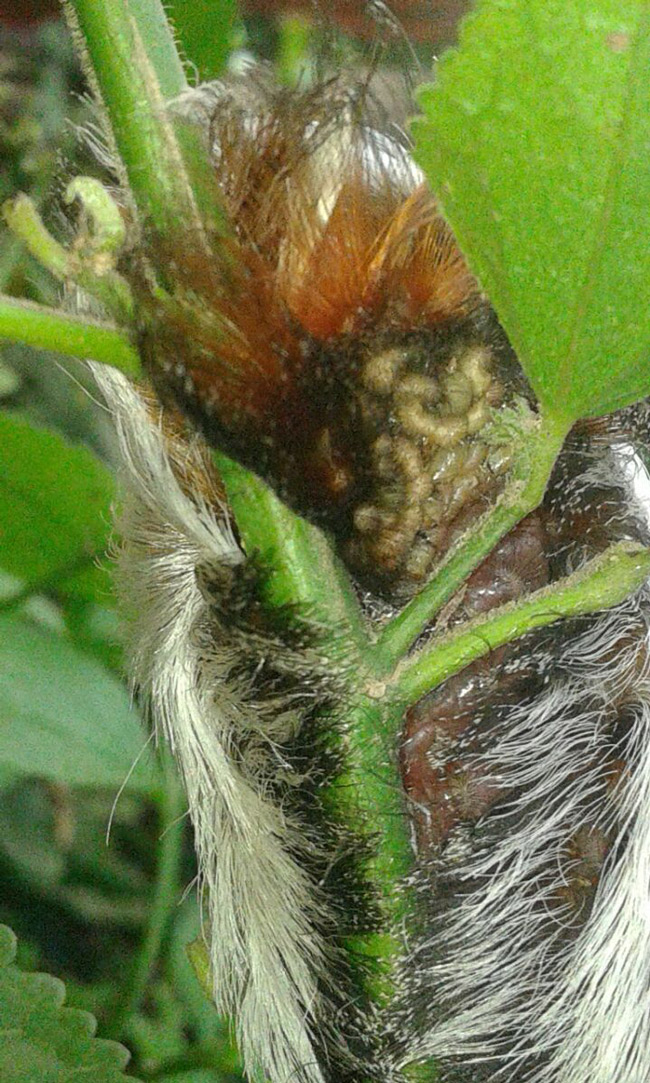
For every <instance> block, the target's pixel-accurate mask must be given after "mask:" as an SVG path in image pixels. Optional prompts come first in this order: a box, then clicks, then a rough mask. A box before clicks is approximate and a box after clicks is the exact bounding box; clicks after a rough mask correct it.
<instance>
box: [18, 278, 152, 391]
mask: <svg viewBox="0 0 650 1083" xmlns="http://www.w3.org/2000/svg"><path fill="white" fill-rule="evenodd" d="M0 338H6V339H11V340H13V341H14V342H22V343H24V345H26V346H35V347H37V348H38V349H42V350H52V351H53V352H54V353H62V354H67V355H68V356H69V357H80V358H85V359H86V360H89V361H101V362H102V363H103V364H106V365H113V366H114V367H115V368H118V369H121V370H122V372H126V373H127V374H128V375H130V376H135V375H137V374H138V372H139V370H140V358H139V356H138V353H137V351H136V350H135V349H134V347H133V346H132V345H131V343H130V341H129V338H128V336H127V335H126V334H125V332H124V331H120V330H119V329H118V328H117V327H112V326H111V325H110V324H101V323H95V322H94V321H92V320H88V319H82V318H81V317H79V316H72V315H70V314H69V313H67V312H60V311H58V310H56V309H52V308H45V307H44V306H41V305H37V304H34V303H32V302H31V301H17V300H15V299H14V298H13V297H6V296H2V295H0Z"/></svg>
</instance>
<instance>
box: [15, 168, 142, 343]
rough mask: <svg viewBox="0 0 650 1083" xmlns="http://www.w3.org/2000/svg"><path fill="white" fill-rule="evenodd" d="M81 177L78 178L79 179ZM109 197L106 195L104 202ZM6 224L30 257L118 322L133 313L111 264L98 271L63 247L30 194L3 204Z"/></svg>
mask: <svg viewBox="0 0 650 1083" xmlns="http://www.w3.org/2000/svg"><path fill="white" fill-rule="evenodd" d="M80 179H81V178H80ZM109 201H110V197H109V196H108V194H106V196H105V200H104V203H105V204H106V203H108V202H109ZM2 211H3V215H4V218H5V221H6V222H7V225H8V226H9V228H10V230H11V231H12V233H14V234H15V235H16V236H17V237H19V238H20V240H21V241H22V242H23V243H24V244H25V246H26V247H27V250H28V251H29V252H30V253H31V255H32V256H34V258H35V259H36V260H38V262H39V263H40V264H41V266H42V267H45V268H46V269H47V270H48V271H50V273H51V274H53V275H54V276H55V277H56V278H58V279H59V281H61V282H64V283H66V282H74V283H75V284H76V285H78V286H81V288H82V289H84V290H86V291H87V292H88V293H90V294H91V295H92V296H93V297H95V298H96V299H97V300H98V301H99V302H100V303H101V304H102V305H104V307H105V308H107V309H108V311H109V312H110V313H111V315H113V316H115V318H116V319H117V320H119V321H120V322H121V321H122V320H128V319H129V318H130V317H132V315H133V299H132V297H131V290H130V289H129V286H128V284H127V282H126V281H125V280H124V279H123V278H122V276H121V275H119V274H118V273H117V271H115V270H113V269H112V268H111V267H102V269H101V271H99V270H97V269H96V268H94V267H93V266H92V262H91V261H90V260H84V258H83V257H82V256H80V255H79V254H78V253H77V252H74V251H72V250H70V251H68V249H66V248H64V247H63V245H61V244H59V242H58V241H57V240H56V239H55V238H54V237H53V236H52V234H51V233H50V232H49V230H48V229H47V228H46V226H45V225H44V223H43V221H42V219H41V217H40V215H39V213H38V210H37V208H36V205H35V204H34V203H33V202H32V200H31V199H30V198H29V196H26V195H24V194H20V195H17V196H16V197H15V199H9V200H7V201H6V203H5V204H4V205H3V208H2Z"/></svg>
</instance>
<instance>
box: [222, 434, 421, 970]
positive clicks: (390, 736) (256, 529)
mask: <svg viewBox="0 0 650 1083" xmlns="http://www.w3.org/2000/svg"><path fill="white" fill-rule="evenodd" d="M215 460H216V463H217V468H218V470H219V473H220V475H221V477H222V479H223V481H224V484H225V487H226V492H227V495H228V501H229V504H230V505H231V507H232V509H233V511H234V514H235V518H236V521H237V524H238V527H239V529H240V530H241V532H242V535H243V537H244V539H245V542H246V546H247V548H248V551H249V553H256V554H257V555H258V556H259V558H260V561H261V565H262V567H264V568H270V569H272V573H271V575H270V577H269V580H268V583H267V584H266V596H267V600H268V601H269V602H270V603H271V604H272V605H274V606H282V605H293V606H297V607H298V609H299V610H300V611H302V614H303V616H304V618H305V619H307V620H309V621H310V622H312V623H313V622H318V624H319V625H320V626H321V627H322V632H323V635H322V638H321V640H320V650H321V651H322V652H323V653H324V654H325V656H326V657H327V659H328V661H331V662H332V666H333V667H335V668H336V669H337V670H340V671H342V672H343V673H344V674H346V673H347V674H349V676H350V685H351V687H350V692H349V695H348V697H346V698H345V702H344V705H343V710H345V765H344V767H343V770H342V773H341V775H340V776H339V777H338V778H337V779H336V781H335V782H334V783H333V785H332V791H331V798H332V804H333V809H334V811H335V813H336V814H337V815H338V816H340V817H341V818H342V819H343V820H344V821H345V822H347V823H350V824H352V825H358V826H359V827H362V826H365V830H366V834H367V835H368V837H369V841H370V846H371V851H372V852H371V856H370V857H369V859H368V862H367V866H366V872H367V875H368V877H369V879H370V880H371V882H372V883H373V885H374V888H375V890H376V893H377V896H378V897H379V899H380V900H381V901H382V904H383V907H384V912H385V915H386V918H387V924H388V925H392V926H397V925H398V924H399V921H400V919H401V917H402V915H403V909H402V901H401V898H400V896H399V895H398V893H397V892H396V891H395V888H396V885H397V883H398V882H399V881H400V880H401V878H402V877H403V876H405V875H406V874H407V873H408V871H409V870H410V867H411V864H412V854H411V847H410V842H409V835H408V827H407V824H406V819H405V808H404V798H403V790H402V785H401V781H400V776H399V769H398V765H397V758H396V735H397V733H398V732H399V719H396V717H395V712H394V710H393V708H392V706H391V705H390V704H388V703H387V702H386V701H385V700H382V696H381V692H382V691H383V689H380V690H379V696H378V697H377V698H375V697H373V695H372V692H373V690H374V688H375V685H374V684H373V674H372V672H371V671H370V672H369V671H368V663H367V661H366V659H367V657H368V655H369V647H370V644H369V640H368V637H367V634H366V631H365V627H364V624H363V620H362V617H361V612H360V610H359V607H358V604H357V602H356V599H355V597H354V594H353V592H352V589H351V586H350V581H349V578H348V576H347V575H346V573H345V572H344V570H343V569H342V567H341V566H340V565H339V564H338V561H337V559H336V558H335V556H334V554H333V552H332V549H331V546H330V545H329V543H328V542H327V541H326V539H325V537H324V536H323V534H322V533H321V532H320V531H319V530H317V529H316V528H315V527H313V526H311V525H310V524H309V523H306V522H305V520H303V519H301V518H299V517H298V516H297V515H295V514H294V513H293V512H291V511H290V510H289V509H288V508H287V507H286V506H285V505H284V504H282V503H281V501H280V500H279V499H278V498H277V497H276V496H275V494H274V493H273V492H272V491H271V489H270V488H269V487H268V486H267V485H266V484H265V483H264V482H262V481H260V480H259V479H258V478H257V477H256V476H255V475H252V474H250V473H249V472H248V471H246V470H244V469H243V468H242V467H240V466H238V465H237V464H235V463H233V462H232V460H230V459H227V458H226V457H225V456H223V455H221V454H219V453H217V454H216V455H215ZM368 689H370V694H367V690H368ZM356 946H357V948H359V950H364V951H365V952H366V953H367V954H369V955H372V956H374V957H376V958H378V957H379V956H382V955H383V956H385V957H386V959H387V961H389V959H390V956H392V954H393V953H394V952H395V950H396V947H397V945H396V944H395V943H394V942H393V941H392V938H390V937H382V938H374V939H373V940H372V943H370V942H366V943H365V944H364V945H356Z"/></svg>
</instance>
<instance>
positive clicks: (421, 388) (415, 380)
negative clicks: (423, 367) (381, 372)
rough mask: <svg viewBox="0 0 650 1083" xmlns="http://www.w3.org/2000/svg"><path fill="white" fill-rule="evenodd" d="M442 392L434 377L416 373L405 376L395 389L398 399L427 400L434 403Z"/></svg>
mask: <svg viewBox="0 0 650 1083" xmlns="http://www.w3.org/2000/svg"><path fill="white" fill-rule="evenodd" d="M439 394H440V392H439V390H438V384H437V382H436V381H435V380H434V379H433V377H432V376H424V375H421V374H418V373H416V372H413V373H411V374H410V375H409V376H404V377H403V378H402V379H401V380H400V381H399V383H398V384H397V387H396V388H395V397H396V398H414V399H425V400H426V401H427V402H434V401H435V399H437V398H438V396H439Z"/></svg>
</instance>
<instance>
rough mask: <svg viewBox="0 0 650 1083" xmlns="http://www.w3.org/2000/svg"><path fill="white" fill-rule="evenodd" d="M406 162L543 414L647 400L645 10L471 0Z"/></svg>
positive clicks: (612, 2)
mask: <svg viewBox="0 0 650 1083" xmlns="http://www.w3.org/2000/svg"><path fill="white" fill-rule="evenodd" d="M460 40H461V44H460V48H459V50H458V51H454V52H452V53H450V54H448V56H447V57H446V58H445V59H444V60H443V61H442V63H441V64H440V70H439V79H438V82H437V83H436V86H435V87H426V88H424V89H423V90H422V92H421V94H420V102H421V105H422V108H423V110H424V112H425V114H426V116H425V117H424V118H419V119H418V120H416V121H415V122H414V132H415V137H416V144H417V150H416V158H417V160H418V161H419V162H420V164H421V165H422V166H423V168H424V169H425V170H426V172H427V174H428V176H429V178H430V180H431V183H432V185H433V188H434V190H435V191H436V192H437V193H438V195H439V198H440V200H441V202H442V206H443V209H444V212H445V214H446V215H447V217H448V218H449V221H450V223H451V225H452V227H453V229H454V230H455V232H456V235H457V237H458V240H459V242H460V245H461V248H462V249H463V251H464V252H465V254H466V255H467V257H468V259H469V262H470V264H471V266H472V268H473V269H474V271H475V272H476V274H477V275H478V277H479V279H480V281H481V283H482V285H483V287H484V288H485V290H486V292H487V294H488V296H489V297H490V299H491V301H492V303H493V304H494V306H495V308H496V310H497V313H498V315H499V318H500V319H501V321H502V323H503V325H504V327H505V329H506V331H507V333H508V335H509V336H510V340H511V342H512V344H513V346H514V348H515V350H516V351H517V354H518V355H519V358H520V361H521V363H522V365H523V367H524V369H525V371H526V373H527V375H528V377H529V379H530V381H531V383H532V385H533V387H534V389H535V392H536V394H537V396H538V397H539V400H540V402H541V404H542V406H543V408H544V409H545V410H546V411H547V412H549V413H554V414H556V415H559V416H561V417H565V418H568V419H574V418H577V417H580V416H596V415H598V414H601V413H605V412H608V411H610V410H613V409H616V408H618V407H621V406H623V405H625V404H627V403H630V402H632V401H635V400H636V399H639V398H642V397H643V396H644V395H648V394H649V393H650V246H649V245H648V234H649V233H650V154H648V146H649V144H650V5H649V4H648V3H647V0H572V2H571V3H566V0H535V2H533V0H483V2H482V3H480V4H479V6H478V8H477V10H476V12H475V14H473V15H472V16H470V17H469V18H468V19H467V21H466V23H465V25H464V29H463V32H462V34H461V39H460Z"/></svg>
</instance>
